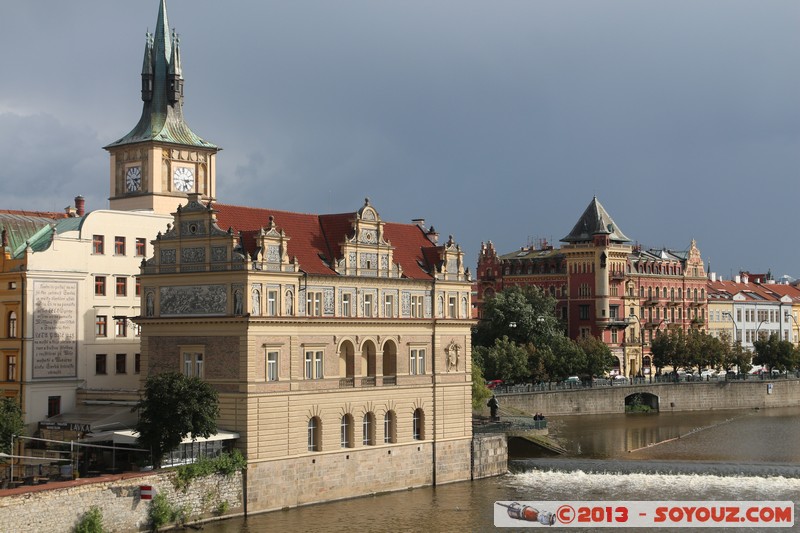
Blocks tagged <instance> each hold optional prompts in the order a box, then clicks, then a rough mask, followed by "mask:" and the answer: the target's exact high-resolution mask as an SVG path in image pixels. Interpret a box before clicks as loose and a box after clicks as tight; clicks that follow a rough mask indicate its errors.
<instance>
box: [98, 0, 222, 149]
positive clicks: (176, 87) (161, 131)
mask: <svg viewBox="0 0 800 533" xmlns="http://www.w3.org/2000/svg"><path fill="white" fill-rule="evenodd" d="M145 41H146V42H145V51H144V61H143V64H142V100H143V101H144V105H143V106H142V116H141V118H140V119H139V123H138V124H136V127H135V128H133V130H131V131H130V133H128V134H127V135H126V136H124V137H123V138H121V139H119V140H117V141H115V142H113V143H111V144H109V145H108V146H106V148H110V147H114V146H120V145H124V144H133V143H140V142H146V141H161V142H166V143H172V144H182V145H188V146H197V147H203V148H217V147H216V146H214V145H213V144H211V143H209V142H207V141H205V140H203V139H201V138H200V137H198V136H197V135H195V134H194V132H192V130H191V129H189V126H188V125H187V124H186V122H185V121H184V119H183V74H182V70H181V58H180V45H179V41H178V36H177V34H175V32H173V33H172V34H171V35H170V32H169V19H168V18H167V3H166V0H161V3H160V5H159V8H158V21H157V22H156V31H155V33H154V34H152V35H151V34H149V33H148V34H146V37H145Z"/></svg>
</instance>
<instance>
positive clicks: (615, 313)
mask: <svg viewBox="0 0 800 533" xmlns="http://www.w3.org/2000/svg"><path fill="white" fill-rule="evenodd" d="M608 316H609V318H611V319H612V320H616V319H617V318H619V306H618V305H612V306H611V307H609V308H608Z"/></svg>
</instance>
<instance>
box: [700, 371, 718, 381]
mask: <svg viewBox="0 0 800 533" xmlns="http://www.w3.org/2000/svg"><path fill="white" fill-rule="evenodd" d="M715 377H717V371H716V370H711V369H707V370H703V371H702V372H700V378H701V379H713V378H715Z"/></svg>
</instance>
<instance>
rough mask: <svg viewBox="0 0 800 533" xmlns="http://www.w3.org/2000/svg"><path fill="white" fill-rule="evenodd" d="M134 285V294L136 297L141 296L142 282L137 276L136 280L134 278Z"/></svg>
mask: <svg viewBox="0 0 800 533" xmlns="http://www.w3.org/2000/svg"><path fill="white" fill-rule="evenodd" d="M133 283H134V285H133V286H134V292H133V293H134V295H136V296H141V295H142V280H141V279H139V276H136V277H135V278H133Z"/></svg>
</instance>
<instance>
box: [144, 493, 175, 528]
mask: <svg viewBox="0 0 800 533" xmlns="http://www.w3.org/2000/svg"><path fill="white" fill-rule="evenodd" d="M175 514H176V513H175V509H173V507H172V505H171V504H170V503H169V501H168V500H167V497H166V496H164V495H163V494H161V493H160V492H159V493H157V494H156V495H155V496H154V497H153V499H152V500H151V502H150V510H149V511H148V518H149V519H150V528H151V531H158V530H159V529H160V528H161V527H162V526H165V525H167V524H169V523H171V522H173V521H174V520H175Z"/></svg>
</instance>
